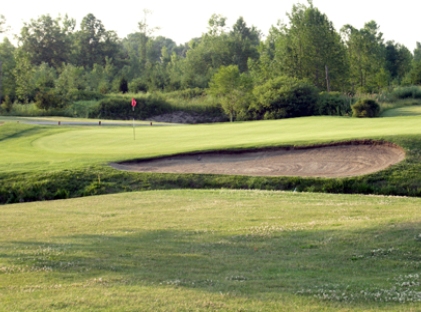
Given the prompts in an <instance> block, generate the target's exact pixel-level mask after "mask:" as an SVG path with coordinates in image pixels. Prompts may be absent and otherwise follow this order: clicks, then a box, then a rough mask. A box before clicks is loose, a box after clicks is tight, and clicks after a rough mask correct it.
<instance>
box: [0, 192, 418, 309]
mask: <svg viewBox="0 0 421 312" xmlns="http://www.w3.org/2000/svg"><path fill="white" fill-rule="evenodd" d="M420 206H421V200H420V199H415V198H395V197H377V196H359V195H358V196H357V195H327V194H300V193H292V192H286V193H285V192H282V193H281V192H266V191H228V190H199V191H192V190H176V191H165V192H163V191H151V192H141V193H132V194H119V195H107V196H100V197H90V198H81V199H73V200H64V201H50V202H36V203H25V204H15V205H9V206H1V207H0V214H1V215H2V226H1V227H0V280H1V283H0V307H1V308H0V310H3V311H28V310H31V311H46V310H62V311H87V310H90V311H93V310H95V311H117V310H118V311H134V310H136V311H219V310H220V311H338V310H341V311H350V310H352V311H378V310H388V311H410V310H413V311H417V310H419V309H421V304H420V301H421V286H420V283H421V276H420V275H419V274H420V267H421V261H420V260H421V259H420V252H421V245H420V242H421V232H420V222H421V211H420V209H419V207H420Z"/></svg>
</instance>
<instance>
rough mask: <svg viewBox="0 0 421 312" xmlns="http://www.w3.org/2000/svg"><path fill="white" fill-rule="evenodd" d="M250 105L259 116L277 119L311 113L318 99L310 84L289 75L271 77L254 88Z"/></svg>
mask: <svg viewBox="0 0 421 312" xmlns="http://www.w3.org/2000/svg"><path fill="white" fill-rule="evenodd" d="M254 95H255V98H256V101H255V103H254V105H253V106H252V109H254V110H255V111H256V112H257V114H258V115H260V117H263V118H265V119H279V118H288V117H300V116H310V115H313V114H314V112H315V108H316V103H317V100H318V92H317V89H316V88H315V87H314V86H312V85H311V84H309V83H307V82H305V81H303V80H298V79H295V78H289V77H279V78H277V79H272V80H269V81H268V82H266V83H265V84H263V85H261V86H258V87H256V88H255V90H254Z"/></svg>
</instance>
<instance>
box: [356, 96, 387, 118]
mask: <svg viewBox="0 0 421 312" xmlns="http://www.w3.org/2000/svg"><path fill="white" fill-rule="evenodd" d="M351 107H352V116H353V117H376V116H378V115H379V113H380V105H379V104H378V103H377V102H376V101H374V100H370V99H362V100H359V101H358V102H357V103H355V104H354V105H352V106H351Z"/></svg>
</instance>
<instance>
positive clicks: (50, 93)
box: [35, 90, 67, 110]
mask: <svg viewBox="0 0 421 312" xmlns="http://www.w3.org/2000/svg"><path fill="white" fill-rule="evenodd" d="M35 101H36V102H35V105H36V106H37V107H38V108H39V109H43V110H49V109H50V108H64V107H65V106H66V105H67V101H65V99H64V98H63V97H61V96H60V95H58V94H57V93H55V92H54V90H41V91H39V92H38V93H37V94H36V96H35Z"/></svg>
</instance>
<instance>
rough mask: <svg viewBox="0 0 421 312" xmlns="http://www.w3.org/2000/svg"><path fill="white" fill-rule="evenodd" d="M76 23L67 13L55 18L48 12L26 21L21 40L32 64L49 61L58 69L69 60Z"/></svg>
mask: <svg viewBox="0 0 421 312" xmlns="http://www.w3.org/2000/svg"><path fill="white" fill-rule="evenodd" d="M75 24H76V22H75V20H74V19H69V18H68V17H67V15H66V16H65V17H64V18H63V19H62V18H61V17H58V18H56V19H53V18H52V17H51V16H50V15H48V14H47V15H41V16H40V17H39V18H38V19H36V20H34V19H31V21H30V22H29V23H24V27H23V28H22V30H21V32H20V36H19V41H20V42H21V43H22V50H23V51H24V52H25V53H26V54H27V55H28V56H29V59H30V62H31V64H32V65H41V64H42V63H47V64H48V65H49V66H51V67H54V68H56V69H58V68H59V67H60V66H61V65H62V64H63V63H65V62H68V61H69V59H70V56H71V52H72V41H71V39H72V36H73V30H74V28H75ZM86 57H87V56H86Z"/></svg>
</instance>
